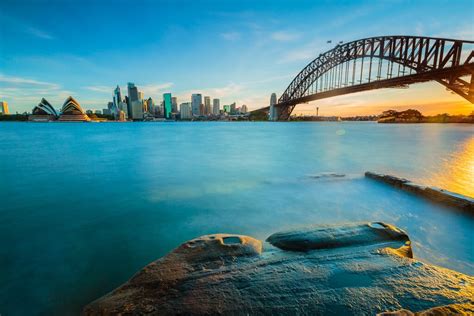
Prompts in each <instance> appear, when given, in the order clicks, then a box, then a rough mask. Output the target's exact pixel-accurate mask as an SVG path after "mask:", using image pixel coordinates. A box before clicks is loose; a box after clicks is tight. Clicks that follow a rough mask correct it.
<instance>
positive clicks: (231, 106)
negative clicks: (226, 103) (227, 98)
mask: <svg viewBox="0 0 474 316" xmlns="http://www.w3.org/2000/svg"><path fill="white" fill-rule="evenodd" d="M230 114H237V109H236V106H235V102H234V103H232V104H231V105H230Z"/></svg>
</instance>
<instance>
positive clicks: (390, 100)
mask: <svg viewBox="0 0 474 316" xmlns="http://www.w3.org/2000/svg"><path fill="white" fill-rule="evenodd" d="M316 107H319V115H320V116H332V115H336V116H356V115H377V114H380V113H382V112H383V111H386V110H389V109H393V110H399V111H402V110H407V109H410V108H411V109H416V110H418V111H420V112H421V113H423V115H436V114H442V113H448V114H451V115H456V114H463V115H467V114H470V113H471V112H473V111H474V104H471V103H470V102H469V101H467V100H465V99H464V98H462V97H461V96H459V95H457V94H454V93H453V92H450V91H447V90H446V88H445V87H444V86H442V85H441V84H439V83H436V82H428V83H422V84H414V85H411V86H410V87H409V88H408V89H393V88H392V89H390V88H389V89H380V90H373V91H366V92H360V93H354V94H348V95H342V96H338V97H333V98H328V99H323V100H317V101H313V102H311V103H308V104H300V105H298V106H296V108H295V110H294V111H293V114H295V115H316Z"/></svg>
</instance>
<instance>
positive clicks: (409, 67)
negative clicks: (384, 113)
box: [272, 36, 474, 120]
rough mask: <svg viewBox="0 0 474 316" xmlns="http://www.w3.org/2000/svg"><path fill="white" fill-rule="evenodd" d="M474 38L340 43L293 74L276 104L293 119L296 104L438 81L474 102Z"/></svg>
mask: <svg viewBox="0 0 474 316" xmlns="http://www.w3.org/2000/svg"><path fill="white" fill-rule="evenodd" d="M473 48H474V41H467V40H457V39H447V38H434V37H422V36H379V37H371V38H364V39H360V40H356V41H353V42H349V43H345V44H338V45H337V46H336V47H334V48H333V49H331V50H329V51H327V52H325V53H323V54H320V55H319V56H318V57H317V58H316V59H314V60H313V61H312V62H310V63H309V64H308V65H307V66H306V67H305V68H303V70H301V72H300V73H299V74H298V75H297V76H296V77H295V78H294V79H293V81H292V82H291V83H290V85H289V86H288V88H286V90H285V92H284V93H283V94H282V95H281V97H280V98H279V100H278V103H277V104H276V105H275V106H274V108H273V109H272V110H273V111H275V113H274V116H275V117H274V118H276V119H278V120H288V119H289V117H290V115H291V112H292V111H293V109H294V108H295V106H296V105H297V104H300V103H305V102H309V101H314V100H319V99H324V98H329V97H333V96H337V95H343V94H349V93H355V92H360V91H366V90H373V89H380V88H390V87H407V86H408V85H409V84H412V83H418V82H426V81H431V80H434V81H437V82H439V83H440V84H442V85H444V86H445V87H446V88H447V89H448V90H451V91H453V92H454V93H456V94H458V95H460V96H461V97H463V98H465V99H467V100H468V101H470V102H471V103H474V50H473Z"/></svg>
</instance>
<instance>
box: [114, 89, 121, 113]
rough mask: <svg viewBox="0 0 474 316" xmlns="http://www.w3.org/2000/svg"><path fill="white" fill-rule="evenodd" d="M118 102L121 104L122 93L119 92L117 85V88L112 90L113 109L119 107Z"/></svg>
mask: <svg viewBox="0 0 474 316" xmlns="http://www.w3.org/2000/svg"><path fill="white" fill-rule="evenodd" d="M120 102H122V92H121V91H120V87H119V86H118V85H117V88H115V90H114V104H115V107H117V108H118V107H119V104H120Z"/></svg>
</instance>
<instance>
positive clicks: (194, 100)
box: [191, 93, 202, 116]
mask: <svg viewBox="0 0 474 316" xmlns="http://www.w3.org/2000/svg"><path fill="white" fill-rule="evenodd" d="M201 104H202V95H201V94H200V93H196V94H193V95H192V96H191V110H192V113H193V115H195V116H199V115H201V114H202V113H201Z"/></svg>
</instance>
